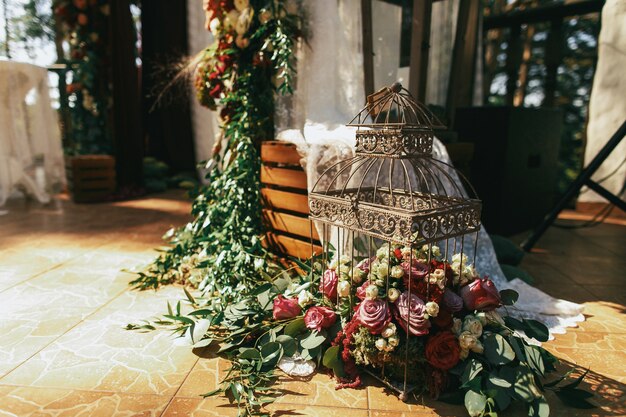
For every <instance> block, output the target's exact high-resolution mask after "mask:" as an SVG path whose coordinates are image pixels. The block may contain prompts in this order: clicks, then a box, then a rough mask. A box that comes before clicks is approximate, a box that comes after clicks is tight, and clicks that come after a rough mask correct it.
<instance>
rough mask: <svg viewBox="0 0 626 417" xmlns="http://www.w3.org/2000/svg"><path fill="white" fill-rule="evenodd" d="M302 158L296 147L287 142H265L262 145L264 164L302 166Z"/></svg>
mask: <svg viewBox="0 0 626 417" xmlns="http://www.w3.org/2000/svg"><path fill="white" fill-rule="evenodd" d="M300 159H302V157H301V156H300V154H299V153H298V150H297V149H296V146H295V145H294V144H291V143H287V142H280V141H265V142H263V143H262V144H261V161H262V162H263V163H272V164H281V165H293V166H298V167H299V166H300Z"/></svg>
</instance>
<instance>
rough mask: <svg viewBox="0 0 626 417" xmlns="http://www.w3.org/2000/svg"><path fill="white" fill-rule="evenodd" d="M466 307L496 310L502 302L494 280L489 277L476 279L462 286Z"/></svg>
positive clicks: (462, 295)
mask: <svg viewBox="0 0 626 417" xmlns="http://www.w3.org/2000/svg"><path fill="white" fill-rule="evenodd" d="M461 297H462V298H463V304H465V308H466V309H468V310H470V311H473V310H482V311H489V310H494V309H496V308H498V307H500V305H501V304H502V302H501V300H500V293H499V292H498V289H497V288H496V286H495V285H494V283H493V281H491V280H490V279H488V278H483V279H480V278H479V279H476V280H474V281H472V282H470V283H469V284H467V285H466V286H465V287H463V288H461Z"/></svg>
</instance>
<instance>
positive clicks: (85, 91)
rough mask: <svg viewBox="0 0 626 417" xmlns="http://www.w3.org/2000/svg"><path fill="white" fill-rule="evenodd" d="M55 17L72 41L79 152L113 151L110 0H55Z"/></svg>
mask: <svg viewBox="0 0 626 417" xmlns="http://www.w3.org/2000/svg"><path fill="white" fill-rule="evenodd" d="M53 9H54V16H55V18H56V19H57V21H58V22H59V23H60V27H61V29H62V31H63V33H64V35H65V38H66V39H67V41H68V44H69V55H68V59H67V61H66V62H67V64H68V70H69V71H70V74H71V82H70V83H69V84H68V85H67V88H66V93H67V94H68V96H69V97H68V98H69V108H70V112H71V116H72V139H73V142H74V149H68V151H69V152H72V153H78V154H88V153H107V152H109V151H110V141H109V136H108V135H109V133H108V128H107V117H108V115H107V113H108V109H109V107H110V100H109V97H110V95H111V94H110V86H109V81H108V80H109V72H108V69H107V67H108V66H109V63H110V56H109V55H110V51H109V49H108V30H109V22H108V19H109V14H110V5H109V1H108V0H55V1H54V2H53Z"/></svg>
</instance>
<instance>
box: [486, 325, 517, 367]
mask: <svg viewBox="0 0 626 417" xmlns="http://www.w3.org/2000/svg"><path fill="white" fill-rule="evenodd" d="M483 346H484V349H485V350H484V354H485V357H486V358H487V360H488V361H489V363H492V364H494V365H505V364H507V363H509V362H511V361H512V360H513V359H515V352H514V351H513V348H512V347H511V345H510V344H509V342H507V341H506V339H505V338H504V337H503V336H501V335H499V334H497V333H491V334H488V335H487V336H485V337H484V338H483Z"/></svg>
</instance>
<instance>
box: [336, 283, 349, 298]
mask: <svg viewBox="0 0 626 417" xmlns="http://www.w3.org/2000/svg"><path fill="white" fill-rule="evenodd" d="M351 286H352V285H351V284H350V282H349V281H339V285H337V294H339V296H340V297H348V296H349V295H350V287H351Z"/></svg>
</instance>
